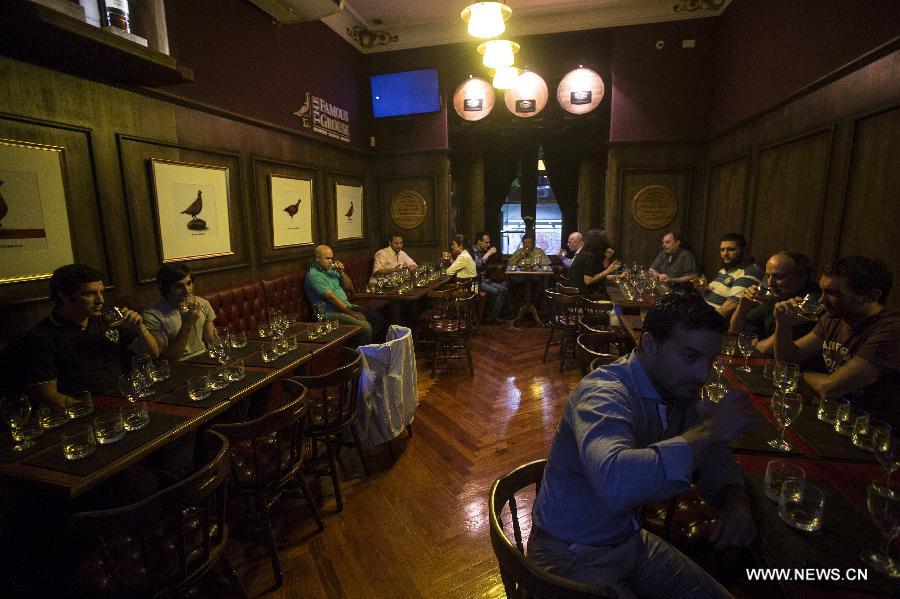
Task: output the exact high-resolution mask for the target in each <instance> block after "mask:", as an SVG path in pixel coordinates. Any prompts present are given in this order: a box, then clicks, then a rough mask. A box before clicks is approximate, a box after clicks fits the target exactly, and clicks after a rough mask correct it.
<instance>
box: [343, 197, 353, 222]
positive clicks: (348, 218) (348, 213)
mask: <svg viewBox="0 0 900 599" xmlns="http://www.w3.org/2000/svg"><path fill="white" fill-rule="evenodd" d="M344 216H346V217H347V220H350V219H351V218H352V217H353V200H350V209H349V210H347V214H345V215H344Z"/></svg>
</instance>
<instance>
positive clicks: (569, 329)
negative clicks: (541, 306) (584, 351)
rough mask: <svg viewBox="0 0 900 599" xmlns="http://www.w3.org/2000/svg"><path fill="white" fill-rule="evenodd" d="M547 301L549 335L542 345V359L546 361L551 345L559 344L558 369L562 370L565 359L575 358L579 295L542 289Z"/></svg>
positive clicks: (579, 308) (579, 307) (579, 304)
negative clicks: (549, 313)
mask: <svg viewBox="0 0 900 599" xmlns="http://www.w3.org/2000/svg"><path fill="white" fill-rule="evenodd" d="M544 294H545V295H546V297H547V300H548V302H549V303H550V309H551V311H552V312H551V317H550V335H549V336H548V337H547V344H546V345H545V346H544V359H543V361H544V362H546V361H547V354H548V353H549V351H550V346H551V345H558V346H559V370H560V372H562V371H563V370H565V367H566V360H567V359H574V358H575V337H576V335H577V333H578V317H579V315H580V310H581V300H582V298H581V296H580V295H566V294H564V293H560V292H559V291H555V290H553V289H547V290H545V291H544ZM557 331H558V332H559V333H560V336H559V340H556V333H557Z"/></svg>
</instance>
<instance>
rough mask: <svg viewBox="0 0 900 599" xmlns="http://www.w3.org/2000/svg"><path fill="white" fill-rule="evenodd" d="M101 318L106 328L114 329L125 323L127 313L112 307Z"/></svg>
mask: <svg viewBox="0 0 900 599" xmlns="http://www.w3.org/2000/svg"><path fill="white" fill-rule="evenodd" d="M101 318H103V323H104V324H106V326H108V327H110V328H112V329H114V328H116V327H118V326H120V325H121V324H122V323H123V322H125V313H124V312H123V311H122V309H121V308H119V307H118V306H111V307H109V308H107V309H106V310H104V311H103V314H102V315H101Z"/></svg>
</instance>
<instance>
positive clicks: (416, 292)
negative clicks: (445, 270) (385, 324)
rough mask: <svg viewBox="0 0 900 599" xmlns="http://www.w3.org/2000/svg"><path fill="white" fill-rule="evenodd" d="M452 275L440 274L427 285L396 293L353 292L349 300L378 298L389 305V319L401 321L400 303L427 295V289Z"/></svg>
mask: <svg viewBox="0 0 900 599" xmlns="http://www.w3.org/2000/svg"><path fill="white" fill-rule="evenodd" d="M452 280H453V277H448V276H447V275H441V276H439V277H438V278H436V279H433V280H431V281H428V284H427V285H423V286H421V287H419V286H415V287H413V288H412V289H411V290H410V291H408V292H407V293H396V292H395V291H389V292H383V293H368V292H363V293H354V294H353V297H352V298H351V300H356V299H378V300H383V301H385V302H388V304H389V306H390V308H389V309H390V311H391V314H390V319H391V322H393V323H399V322H401V321H402V318H401V314H400V305H401V304H407V305H408V304H409V303H410V302H415V301H418V300H420V299H422V298H423V297H425V296H426V295H428V292H429V291H432V290H434V289H437V288H438V287H441V286H442V285H444V284H445V283H447V282H449V281H452Z"/></svg>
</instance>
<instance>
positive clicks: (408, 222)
mask: <svg viewBox="0 0 900 599" xmlns="http://www.w3.org/2000/svg"><path fill="white" fill-rule="evenodd" d="M427 213H428V204H427V203H426V202H425V198H423V197H422V194H420V193H419V192H417V191H412V190H410V189H407V190H405V191H401V192H399V193H398V194H397V195H395V196H394V197H393V198H391V220H393V221H394V224H396V225H397V226H398V227H400V228H401V229H415V228H416V227H418V226H419V225H421V224H422V222H423V221H424V220H425V215H426V214H427Z"/></svg>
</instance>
